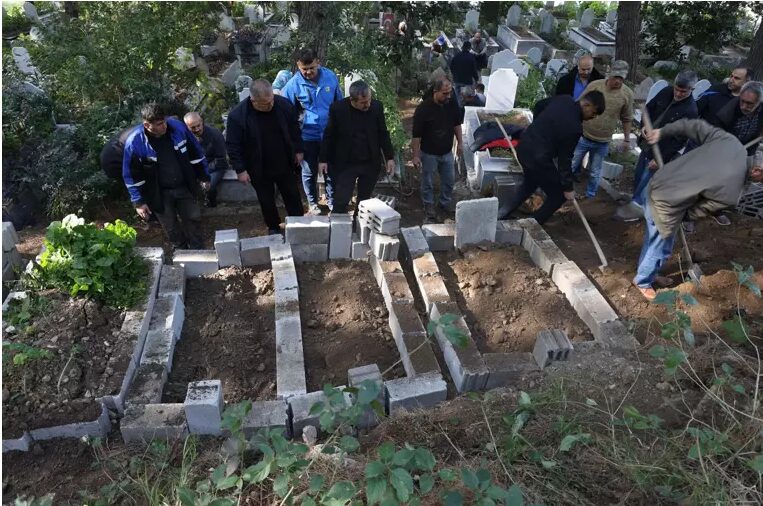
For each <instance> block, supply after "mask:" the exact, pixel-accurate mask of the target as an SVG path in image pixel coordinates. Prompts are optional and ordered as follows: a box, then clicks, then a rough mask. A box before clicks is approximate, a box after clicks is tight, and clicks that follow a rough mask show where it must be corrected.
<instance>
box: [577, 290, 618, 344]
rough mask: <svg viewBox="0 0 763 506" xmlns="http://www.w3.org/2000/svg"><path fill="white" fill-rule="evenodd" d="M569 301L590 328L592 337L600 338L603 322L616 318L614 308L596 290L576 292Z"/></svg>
mask: <svg viewBox="0 0 763 506" xmlns="http://www.w3.org/2000/svg"><path fill="white" fill-rule="evenodd" d="M570 302H571V304H572V307H573V308H574V309H575V312H577V314H578V316H580V319H581V320H583V321H584V322H585V324H586V325H588V328H589V329H591V332H592V333H593V337H594V339H600V338H601V336H603V335H604V327H603V324H605V323H609V322H613V321H616V320H617V319H618V318H617V313H615V310H614V309H612V306H610V305H609V303H608V302H607V299H605V298H604V296H603V295H602V294H601V293H599V291H598V290H597V291H594V292H589V291H586V292H583V293H578V294H576V295H575V300H574V301H570Z"/></svg>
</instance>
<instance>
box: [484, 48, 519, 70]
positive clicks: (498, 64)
mask: <svg viewBox="0 0 763 506" xmlns="http://www.w3.org/2000/svg"><path fill="white" fill-rule="evenodd" d="M492 58H493V61H492V62H491V64H490V73H491V74H492V73H493V72H495V71H496V70H498V69H503V68H506V67H508V66H509V63H511V62H513V61H514V60H516V59H517V55H516V54H514V53H513V52H511V51H510V50H508V49H504V50H503V51H499V52H497V53H495V54H494V55H493V56H492Z"/></svg>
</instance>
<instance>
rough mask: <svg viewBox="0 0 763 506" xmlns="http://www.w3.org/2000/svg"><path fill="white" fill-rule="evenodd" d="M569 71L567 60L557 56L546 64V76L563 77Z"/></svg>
mask: <svg viewBox="0 0 763 506" xmlns="http://www.w3.org/2000/svg"><path fill="white" fill-rule="evenodd" d="M566 73H567V60H562V59H560V58H555V59H553V60H549V62H548V64H546V72H545V74H544V77H557V78H558V77H561V76H563V75H564V74H566Z"/></svg>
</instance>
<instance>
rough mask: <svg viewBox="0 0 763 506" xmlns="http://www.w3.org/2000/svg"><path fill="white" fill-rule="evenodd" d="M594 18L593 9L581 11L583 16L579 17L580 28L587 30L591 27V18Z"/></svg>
mask: <svg viewBox="0 0 763 506" xmlns="http://www.w3.org/2000/svg"><path fill="white" fill-rule="evenodd" d="M594 17H595V15H594V12H593V9H591V8H588V9H586V10H584V11H583V15H582V16H581V17H580V28H588V27H590V26H591V25H593V18H594Z"/></svg>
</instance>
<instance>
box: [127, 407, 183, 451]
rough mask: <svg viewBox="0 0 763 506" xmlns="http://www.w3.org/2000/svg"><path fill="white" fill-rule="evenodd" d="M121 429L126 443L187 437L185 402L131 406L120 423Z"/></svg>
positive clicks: (173, 439)
mask: <svg viewBox="0 0 763 506" xmlns="http://www.w3.org/2000/svg"><path fill="white" fill-rule="evenodd" d="M120 431H121V432H122V439H123V440H124V442H125V443H150V442H151V441H153V440H155V439H159V440H164V441H175V440H177V439H185V438H186V437H187V436H188V425H187V423H186V419H185V410H184V407H183V404H181V403H175V404H169V403H167V404H143V405H133V406H129V407H128V408H127V410H125V416H124V418H122V421H121V423H120Z"/></svg>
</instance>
